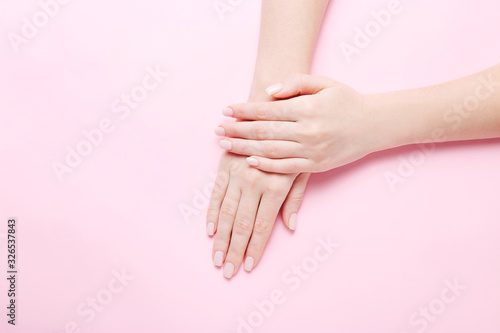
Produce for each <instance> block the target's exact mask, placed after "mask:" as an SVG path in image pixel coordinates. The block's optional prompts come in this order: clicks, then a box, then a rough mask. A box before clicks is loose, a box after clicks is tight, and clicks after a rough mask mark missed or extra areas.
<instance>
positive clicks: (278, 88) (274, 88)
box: [266, 83, 283, 96]
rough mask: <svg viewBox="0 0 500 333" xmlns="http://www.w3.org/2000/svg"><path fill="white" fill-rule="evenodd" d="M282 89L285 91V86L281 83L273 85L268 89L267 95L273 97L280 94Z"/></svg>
mask: <svg viewBox="0 0 500 333" xmlns="http://www.w3.org/2000/svg"><path fill="white" fill-rule="evenodd" d="M281 89H283V85H282V84H281V83H276V84H273V85H272V86H270V87H269V88H267V89H266V93H267V94H268V95H271V96H272V95H274V94H276V93H278V92H280V91H281Z"/></svg>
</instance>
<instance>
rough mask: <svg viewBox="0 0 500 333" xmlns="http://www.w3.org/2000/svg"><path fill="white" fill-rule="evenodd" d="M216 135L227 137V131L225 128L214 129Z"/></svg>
mask: <svg viewBox="0 0 500 333" xmlns="http://www.w3.org/2000/svg"><path fill="white" fill-rule="evenodd" d="M214 133H215V135H217V136H226V130H225V129H224V127H222V126H217V127H216V128H215V129H214Z"/></svg>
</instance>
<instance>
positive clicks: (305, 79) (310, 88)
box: [266, 74, 336, 98]
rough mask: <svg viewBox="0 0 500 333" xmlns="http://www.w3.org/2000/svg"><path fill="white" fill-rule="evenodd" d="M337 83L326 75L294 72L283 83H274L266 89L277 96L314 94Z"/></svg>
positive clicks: (268, 92)
mask: <svg viewBox="0 0 500 333" xmlns="http://www.w3.org/2000/svg"><path fill="white" fill-rule="evenodd" d="M335 83H336V82H335V81H333V80H332V79H330V78H327V77H326V76H313V75H306V74H294V75H292V76H290V77H289V78H288V79H286V80H285V81H284V82H283V83H277V84H273V85H272V86H270V87H269V88H267V89H266V92H267V94H268V95H270V96H273V97H275V98H290V97H294V96H298V95H313V94H316V93H318V92H320V91H321V90H323V89H325V88H328V87H331V86H333V85H334V84H335Z"/></svg>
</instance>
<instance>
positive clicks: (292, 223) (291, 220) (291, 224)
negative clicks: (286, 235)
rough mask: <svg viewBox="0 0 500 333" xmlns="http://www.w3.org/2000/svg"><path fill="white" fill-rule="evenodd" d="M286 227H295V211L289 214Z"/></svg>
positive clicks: (292, 228)
mask: <svg viewBox="0 0 500 333" xmlns="http://www.w3.org/2000/svg"><path fill="white" fill-rule="evenodd" d="M288 228H290V230H295V228H297V213H293V214H291V215H290V218H289V220H288Z"/></svg>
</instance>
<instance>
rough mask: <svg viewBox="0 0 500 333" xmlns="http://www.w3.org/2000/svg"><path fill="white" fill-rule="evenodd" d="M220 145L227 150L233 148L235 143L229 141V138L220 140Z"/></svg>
mask: <svg viewBox="0 0 500 333" xmlns="http://www.w3.org/2000/svg"><path fill="white" fill-rule="evenodd" d="M219 146H221V148H224V149H226V150H231V147H232V146H233V145H232V144H231V142H229V141H227V140H220V141H219Z"/></svg>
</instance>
